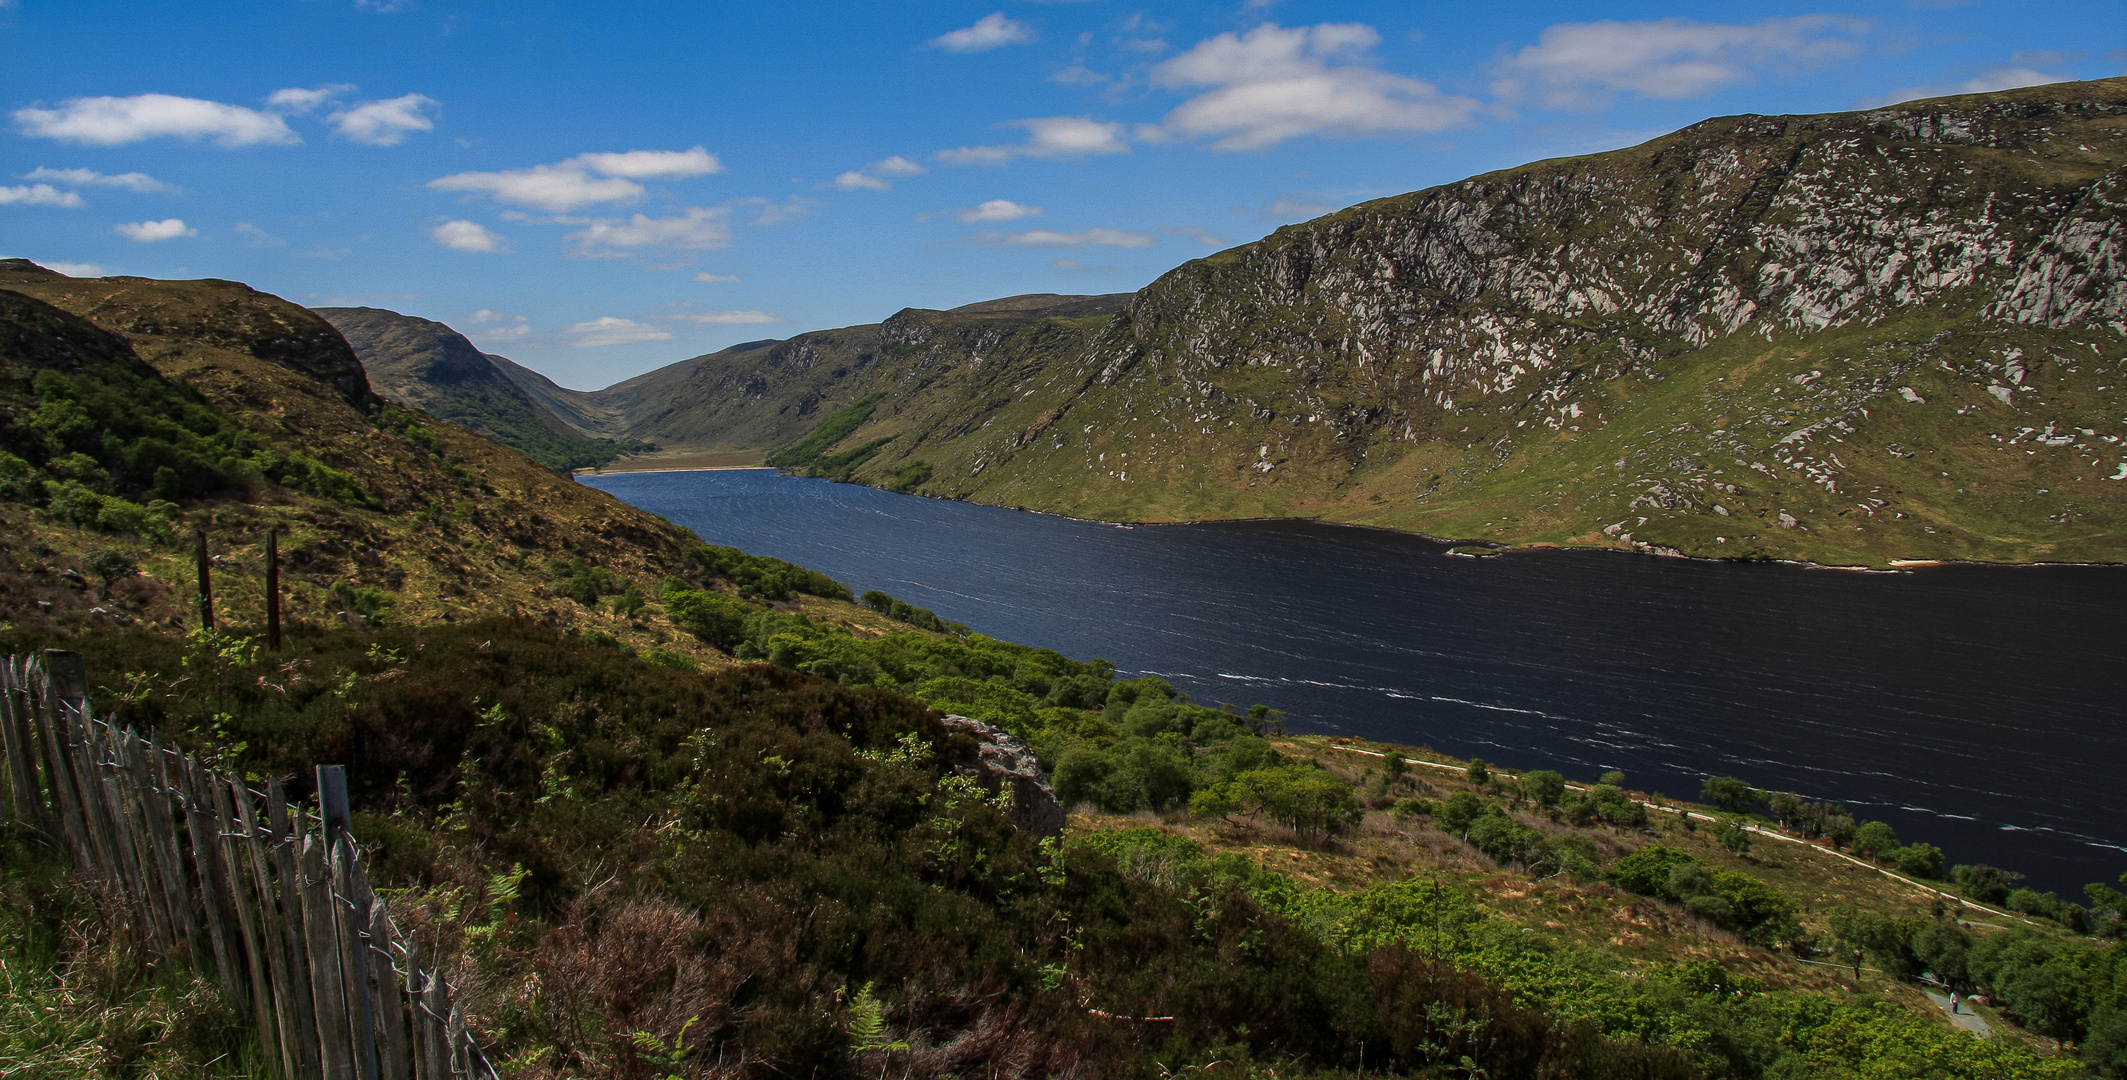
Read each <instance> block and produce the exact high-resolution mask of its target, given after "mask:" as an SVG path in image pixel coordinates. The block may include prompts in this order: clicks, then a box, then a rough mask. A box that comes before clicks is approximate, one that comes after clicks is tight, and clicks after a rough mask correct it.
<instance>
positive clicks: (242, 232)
mask: <svg viewBox="0 0 2127 1080" xmlns="http://www.w3.org/2000/svg"><path fill="white" fill-rule="evenodd" d="M236 233H237V235H239V236H247V237H250V238H251V246H252V247H279V246H281V245H282V244H285V243H287V241H285V240H283V239H281V238H280V237H278V236H275V235H273V234H272V233H270V232H267V231H266V230H264V229H261V228H259V227H258V226H256V225H253V224H252V223H250V222H248V221H239V222H237V223H236Z"/></svg>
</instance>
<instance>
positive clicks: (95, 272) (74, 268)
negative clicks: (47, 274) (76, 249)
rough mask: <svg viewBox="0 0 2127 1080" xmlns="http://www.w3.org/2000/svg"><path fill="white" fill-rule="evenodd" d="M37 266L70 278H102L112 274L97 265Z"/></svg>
mask: <svg viewBox="0 0 2127 1080" xmlns="http://www.w3.org/2000/svg"><path fill="white" fill-rule="evenodd" d="M37 265H39V266H41V267H44V268H45V269H46V270H51V271H54V272H56V273H61V274H65V275H66V276H68V277H102V276H104V275H105V274H108V273H110V271H109V270H106V269H104V268H103V267H101V266H98V265H96V264H95V263H78V262H40V263H38V264H37Z"/></svg>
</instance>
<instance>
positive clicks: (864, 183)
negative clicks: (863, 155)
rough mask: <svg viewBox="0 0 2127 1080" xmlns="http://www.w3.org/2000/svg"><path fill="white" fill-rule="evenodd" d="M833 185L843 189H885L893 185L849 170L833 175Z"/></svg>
mask: <svg viewBox="0 0 2127 1080" xmlns="http://www.w3.org/2000/svg"><path fill="white" fill-rule="evenodd" d="M835 186H836V187H837V188H840V189H842V190H843V191H886V190H888V189H890V188H892V187H893V186H894V185H892V184H890V183H888V182H886V181H884V180H881V179H879V178H878V177H876V176H866V175H865V174H863V173H860V172H855V171H851V172H846V173H843V174H842V175H840V176H837V177H835Z"/></svg>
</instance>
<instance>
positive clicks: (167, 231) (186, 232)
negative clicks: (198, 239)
mask: <svg viewBox="0 0 2127 1080" xmlns="http://www.w3.org/2000/svg"><path fill="white" fill-rule="evenodd" d="M113 231H114V232H116V233H117V234H118V235H120V236H123V237H125V238H126V239H128V240H132V241H134V242H136V243H142V244H152V243H155V242H156V241H158V240H175V239H177V238H178V237H180V236H198V235H199V230H198V229H193V228H187V227H186V226H185V223H184V219H182V218H164V219H162V220H161V221H140V222H132V223H128V224H124V225H118V226H114V227H113Z"/></svg>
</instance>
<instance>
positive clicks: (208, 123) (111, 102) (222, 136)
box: [15, 94, 303, 146]
mask: <svg viewBox="0 0 2127 1080" xmlns="http://www.w3.org/2000/svg"><path fill="white" fill-rule="evenodd" d="M15 122H16V123H17V124H20V125H21V127H22V133H23V134H24V135H31V136H35V137H37V138H43V139H58V140H60V141H62V142H76V143H86V144H88V145H91V146H118V145H120V144H122V143H129V142H138V141H140V140H142V139H153V138H158V137H162V136H169V137H172V138H179V139H193V140H197V139H207V138H211V139H213V140H214V141H215V142H216V143H217V144H219V145H221V146H256V145H262V144H263V145H279V146H286V145H289V144H292V143H299V142H302V141H303V140H301V139H299V138H297V137H296V134H295V132H294V131H292V130H290V129H289V127H288V124H287V122H286V121H284V120H282V119H281V118H280V117H279V116H277V115H275V114H273V113H268V112H259V111H258V110H256V109H247V108H244V107H243V106H241V105H225V104H223V103H221V102H218V101H203V100H201V99H199V98H188V97H176V96H173V95H170V94H137V95H135V96H133V97H122V98H121V97H87V98H68V99H66V100H65V101H62V102H60V103H59V107H58V108H56V109H39V108H28V109H17V110H15Z"/></svg>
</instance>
